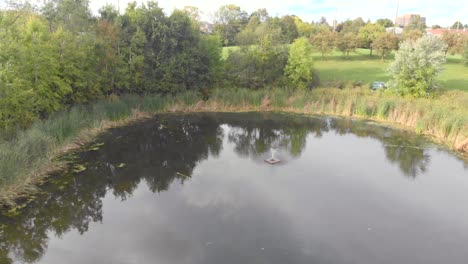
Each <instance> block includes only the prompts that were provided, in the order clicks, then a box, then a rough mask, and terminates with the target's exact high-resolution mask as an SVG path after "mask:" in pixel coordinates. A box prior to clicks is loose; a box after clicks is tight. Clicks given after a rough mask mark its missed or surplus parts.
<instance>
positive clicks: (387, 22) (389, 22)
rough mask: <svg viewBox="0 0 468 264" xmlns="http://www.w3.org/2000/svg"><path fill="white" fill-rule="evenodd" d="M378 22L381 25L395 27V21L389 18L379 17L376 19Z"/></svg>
mask: <svg viewBox="0 0 468 264" xmlns="http://www.w3.org/2000/svg"><path fill="white" fill-rule="evenodd" d="M375 23H376V24H378V25H381V26H382V27H384V28H389V27H393V25H394V24H393V21H392V20H390V19H388V18H379V19H377V21H375Z"/></svg>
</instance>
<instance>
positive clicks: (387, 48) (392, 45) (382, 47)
mask: <svg viewBox="0 0 468 264" xmlns="http://www.w3.org/2000/svg"><path fill="white" fill-rule="evenodd" d="M398 41H399V39H398V37H397V36H396V35H395V34H393V33H383V34H381V35H379V36H378V37H377V38H376V39H375V41H374V43H372V48H373V49H375V50H376V51H377V53H379V54H380V57H381V58H382V61H384V60H385V58H386V57H387V56H388V55H389V54H390V53H392V51H394V50H397V49H398Z"/></svg>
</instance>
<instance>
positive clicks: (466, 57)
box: [463, 41, 468, 66]
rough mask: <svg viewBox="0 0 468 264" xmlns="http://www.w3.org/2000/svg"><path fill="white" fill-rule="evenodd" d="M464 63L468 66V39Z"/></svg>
mask: <svg viewBox="0 0 468 264" xmlns="http://www.w3.org/2000/svg"><path fill="white" fill-rule="evenodd" d="M463 64H464V65H465V66H468V41H467V42H466V43H465V49H464V52H463Z"/></svg>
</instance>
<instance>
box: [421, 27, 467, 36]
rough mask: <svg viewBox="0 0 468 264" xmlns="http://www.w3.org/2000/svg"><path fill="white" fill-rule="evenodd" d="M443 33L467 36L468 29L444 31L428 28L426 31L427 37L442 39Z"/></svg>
mask: <svg viewBox="0 0 468 264" xmlns="http://www.w3.org/2000/svg"><path fill="white" fill-rule="evenodd" d="M444 32H450V33H455V34H458V35H466V36H468V29H446V28H435V29H432V28H428V29H427V30H426V33H427V35H432V36H436V37H442V35H443V34H444Z"/></svg>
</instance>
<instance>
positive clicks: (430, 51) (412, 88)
mask: <svg viewBox="0 0 468 264" xmlns="http://www.w3.org/2000/svg"><path fill="white" fill-rule="evenodd" d="M446 48H447V47H446V44H444V43H443V42H442V41H441V40H440V39H438V38H437V37H434V36H424V37H422V38H420V39H418V40H417V41H415V42H414V41H408V40H407V41H404V42H403V43H402V44H401V45H400V49H399V50H398V52H397V53H396V55H395V61H394V62H393V63H392V64H391V65H390V68H389V70H390V73H391V74H392V80H391V81H390V82H389V84H388V85H389V88H390V89H391V91H393V92H395V93H396V94H399V95H402V96H405V95H410V96H415V97H424V96H428V95H430V94H431V93H433V92H434V91H435V90H437V89H438V88H439V86H438V84H437V82H436V80H435V79H436V77H437V76H438V75H439V74H440V72H441V71H442V64H443V63H445V61H446V58H445V53H444V51H445V49H446Z"/></svg>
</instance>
